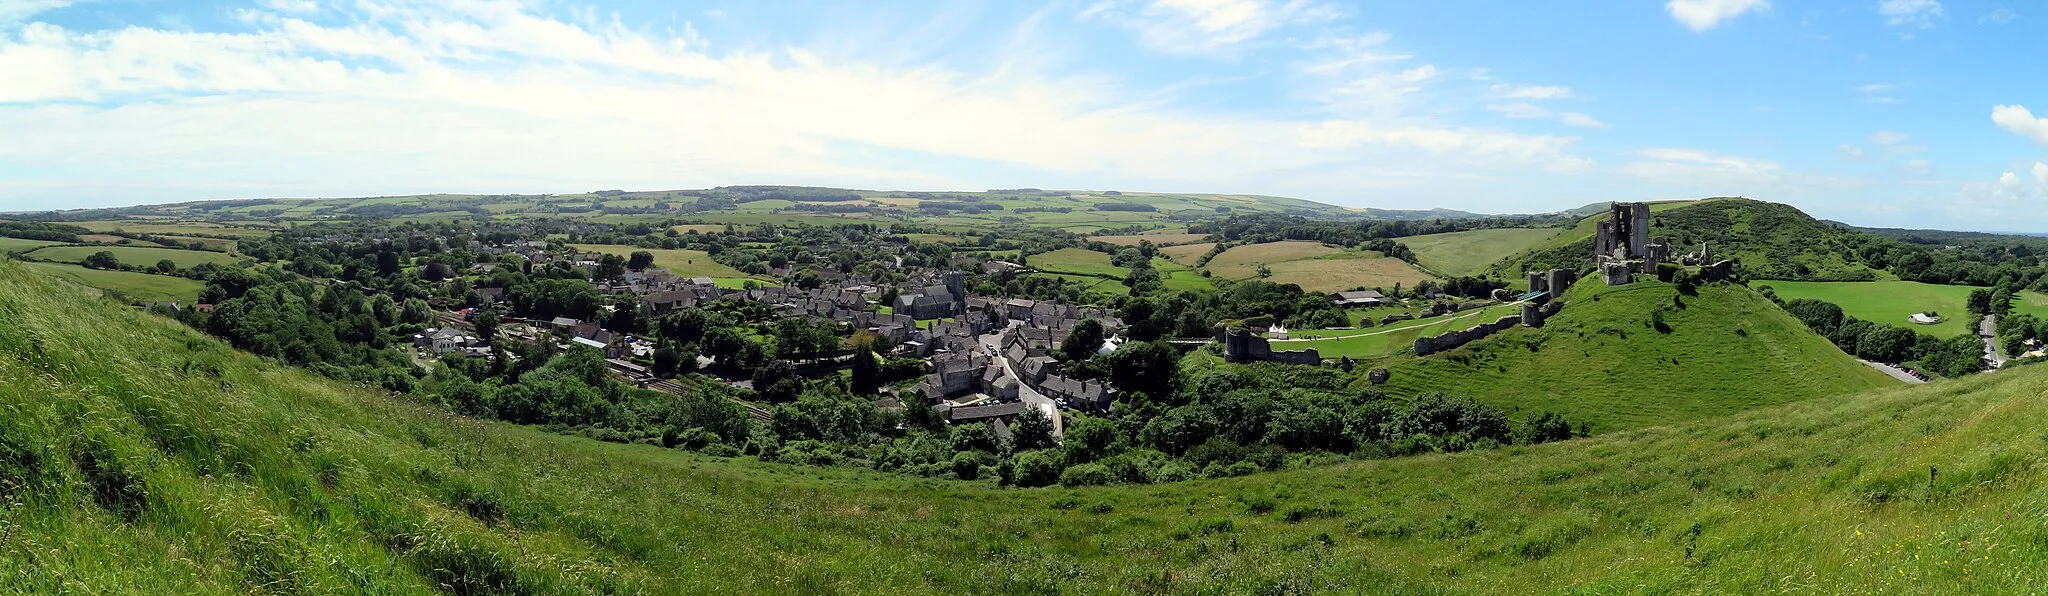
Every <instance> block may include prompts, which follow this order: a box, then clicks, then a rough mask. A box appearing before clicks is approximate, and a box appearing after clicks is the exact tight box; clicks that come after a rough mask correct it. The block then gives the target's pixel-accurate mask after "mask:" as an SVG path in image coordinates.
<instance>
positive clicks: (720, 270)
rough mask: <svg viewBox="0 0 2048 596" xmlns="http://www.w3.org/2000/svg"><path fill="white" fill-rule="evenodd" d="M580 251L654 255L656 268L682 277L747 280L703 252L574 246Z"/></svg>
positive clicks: (635, 247) (624, 255) (743, 275)
mask: <svg viewBox="0 0 2048 596" xmlns="http://www.w3.org/2000/svg"><path fill="white" fill-rule="evenodd" d="M570 247H572V248H575V249H576V250H579V251H584V252H594V253H601V254H608V255H618V256H621V257H628V258H630V257H632V256H633V253H636V252H643V251H644V252H647V253H651V254H653V255H654V266H655V267H656V268H660V269H667V270H669V271H670V272H671V273H675V274H676V275H677V276H680V277H727V278H735V279H738V278H746V277H748V275H747V274H745V273H741V272H740V270H738V269H734V268H732V267H729V266H727V265H725V264H723V263H719V262H718V261H713V260H711V254H710V253H706V252H704V251H701V250H686V249H683V250H679V249H661V248H640V247H637V246H626V245H620V244H572V245H570Z"/></svg>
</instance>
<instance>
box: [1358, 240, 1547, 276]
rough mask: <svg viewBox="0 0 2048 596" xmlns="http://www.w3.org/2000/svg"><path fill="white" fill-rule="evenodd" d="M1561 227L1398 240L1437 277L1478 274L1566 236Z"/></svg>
mask: <svg viewBox="0 0 2048 596" xmlns="http://www.w3.org/2000/svg"><path fill="white" fill-rule="evenodd" d="M1563 232H1564V229H1562V228H1498V229H1490V230H1469V231H1464V232H1450V233H1445V234H1429V235H1426V236H1409V237H1407V238H1396V239H1395V240H1397V241H1399V242H1400V243H1402V244H1405V245H1407V246H1408V249H1409V250H1412V251H1415V260H1416V261H1417V262H1420V263H1422V266H1424V267H1428V268H1429V270H1430V271H1434V272H1436V273H1438V274H1441V275H1445V276H1449V277H1459V276H1467V275H1478V274H1480V273H1481V272H1484V271H1485V270H1486V267H1487V266H1488V265H1492V264H1493V263H1494V262H1495V261H1499V260H1501V259H1504V258H1507V257H1509V256H1512V255H1514V254H1516V253H1520V252H1522V251H1525V250H1528V249H1529V247H1532V246H1535V245H1537V244H1539V243H1541V242H1543V241H1545V240H1549V239H1550V238H1552V237H1555V236H1557V235H1558V234H1560V233H1563Z"/></svg>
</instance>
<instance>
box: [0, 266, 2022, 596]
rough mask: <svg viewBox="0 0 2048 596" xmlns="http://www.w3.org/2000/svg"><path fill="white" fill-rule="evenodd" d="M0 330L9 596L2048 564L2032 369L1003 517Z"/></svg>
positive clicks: (169, 327) (1179, 587)
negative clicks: (15, 594)
mask: <svg viewBox="0 0 2048 596" xmlns="http://www.w3.org/2000/svg"><path fill="white" fill-rule="evenodd" d="M0 314H4V315H6V317H7V320H9V321H12V322H18V323H17V324H12V325H7V326H0V409H4V410H5V411H6V412H7V415H6V416H4V417H0V445H4V446H5V450H4V453H5V455H6V457H5V458H0V481H4V482H0V486H4V487H5V488H4V490H5V491H6V492H7V496H8V498H7V502H8V503H11V505H10V506H7V507H4V508H0V525H4V527H5V528H6V531H5V532H0V552H4V553H6V556H0V581H4V582H5V583H6V585H8V586H9V587H10V588H12V589H15V590H21V591H25V592H33V593H52V592H66V591H77V592H151V593H223V594H224V593H247V592H253V591H282V592H314V593H322V592H348V593H365V592H369V593H397V594H407V593H432V592H456V593H486V592H489V593H576V592H651V593H704V592H724V593H803V594H817V593H889V594H906V593H945V594H959V593H1006V594H1023V593H1033V594H1037V593H1060V592H1065V593H1103V592H1132V593H1233V594H1235V593H1303V592H1340V593H1341V592H1380V593H1386V592H1399V593H1436V592H1478V593H1513V594H1526V593H1555V592H1575V593H1619V592H1633V593H1643V592H1709V593H1761V592H1781V591H1842V592H1884V593H1898V592H1973V593H2001V592H2026V591H2030V590H2032V589H2034V588H2036V587H2038V586H2039V585H2040V582H2041V580H2042V573H2043V572H2042V571H2041V570H2042V569H2043V568H2044V567H2048V524H2044V522H2043V520H2044V519H2048V488H2044V487H2048V483H2044V482H2043V480H2048V478H2044V474H2043V471H2044V467H2043V463H2044V458H2043V455H2044V453H2048V444H2044V440H2043V439H2042V436H2041V434H2040V428H2041V427H2042V426H2044V425H2048V402H2044V401H2042V400H2040V399H2038V396H2039V395H2040V394H2042V393H2043V392H2048V367H2022V368H2018V369H2014V370H2009V371H2003V372H2000V373H1997V374H1994V375H1980V376H1976V377H1971V378H1968V379H1963V380H1957V381H1942V382H1937V383H1933V384H1929V385H1923V386H1916V387H1913V388H1909V389H1898V390H1888V391H1879V392H1872V393H1867V394H1863V395H1859V396H1857V397H1856V398H1853V399H1817V400H1807V401H1802V402H1797V403H1792V404H1786V405H1780V406H1774V407H1768V408H1764V409H1759V410H1756V411H1751V412H1745V413H1741V414H1737V415H1734V416H1731V417H1727V418H1721V419H1716V420H1710V421H1701V422H1695V423H1689V424H1683V425H1673V426H1664V427H1656V428H1648V429H1642V430H1637V431H1629V432H1619V433H1613V434H1608V435H1604V436H1599V437H1595V438H1592V439H1582V440H1575V441H1569V442H1565V443H1557V444H1549V445H1542V446H1536V447H1528V448H1509V449H1501V450H1493V451H1484V452H1475V453H1467V454H1458V455H1434V456H1422V457H1413V458H1406V459H1399V460H1385V461H1362V462H1353V463H1345V464H1339V465H1334V466H1328V467H1320V468H1314V469H1308V470H1297V471H1286V472H1278V473H1272V474H1260V475H1255V476H1249V477H1244V478H1236V479H1226V480H1213V481H1195V482H1188V483H1182V484H1176V485H1166V486H1145V487H1103V488H1093V489H1080V490H1062V489H1040V490H995V489H991V488H988V487H987V486H986V485H983V484H977V483H967V482H942V481H931V480H913V479H906V478H901V477H895V476H887V475H878V474H870V473H864V472H857V471H848V470H838V469H821V468H798V467H790V466H782V465H771V464H759V463H753V462H750V461H746V460H718V459H712V458H706V457H701V456H697V455H692V454H688V453H681V452H676V451H673V450H662V449H657V448H653V447H646V446H632V445H612V444H602V443H595V442H591V441H587V440H582V439H576V438H569V437H561V436H554V435H547V434H543V433H539V432H536V431H532V430H528V429H523V428H518V427H512V426H507V425H503V424H497V423H486V422H479V421H473V420H468V419H463V418H459V417H454V416H449V415H447V414H444V413H441V412H439V411H437V410H434V409H432V408H427V407H421V406H416V405H411V404H408V403H407V402H405V401H403V400H393V399H390V398H388V397H386V396H384V395H382V394H379V393H376V392H371V391H367V390H362V389H355V388H349V387H343V386H340V385H338V384H336V383H333V382H331V381H328V380H325V379H320V378H316V377H313V376H311V375H309V374H305V373H302V372H298V371H293V370H288V369H282V368H278V367H276V366H275V365H273V364H269V363H266V362H263V361H260V360H258V359H255V358H252V357H249V356H246V355H241V354H237V353H234V352H232V351H230V350H228V349H226V348H225V347H223V345H222V344H221V343H219V342H217V341H214V340H211V339H207V338H203V337H201V336H199V335H197V334H195V333H193V332H191V331H189V330H186V329H183V328H181V327H179V326H178V325H177V324H175V323H172V322H169V321H166V320H163V319H159V318H156V317H152V316H148V315H144V314H141V313H137V312H134V311H131V310H127V309H122V308H118V307H114V306H111V305H108V304H105V303H100V302H96V301H93V300H90V299H87V298H85V297H83V296H78V295H74V294H72V293H69V292H66V291H64V288H63V287H62V286H58V285H54V284H52V283H50V282H48V281H47V280H45V279H42V278H39V277H38V276H35V275H32V274H29V273H28V272H27V270H26V269H25V268H23V267H21V266H18V265H10V264H5V263H0ZM1930 471H1937V473H1930Z"/></svg>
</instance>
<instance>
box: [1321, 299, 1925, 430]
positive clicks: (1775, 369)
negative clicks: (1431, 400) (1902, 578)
mask: <svg viewBox="0 0 2048 596" xmlns="http://www.w3.org/2000/svg"><path fill="white" fill-rule="evenodd" d="M1638 279H1649V277H1648V276H1638ZM1695 293H1696V294H1697V295H1684V294H1681V293H1680V292H1679V289H1678V288H1677V286H1674V285H1672V284H1667V283H1657V282H1655V281H1654V280H1652V281H1637V282H1636V283H1633V284H1629V285H1626V286H1620V287H1610V286H1607V285H1606V284H1604V283H1602V282H1601V280H1599V279H1585V280H1580V281H1579V283H1578V284H1577V285H1576V286H1573V289H1572V290H1571V291H1570V292H1569V293H1567V294H1566V295H1565V297H1564V298H1565V302H1566V305H1565V307H1564V308H1563V309H1562V310H1561V311H1559V313H1558V314H1557V315H1556V316H1554V317H1552V318H1550V319H1549V320H1547V321H1546V322H1545V324H1544V326H1543V328H1541V329H1530V328H1526V327H1515V328H1510V329H1508V330H1505V331H1502V332H1500V333H1498V334H1495V335H1493V336H1491V337H1488V338H1486V339H1482V340H1478V341H1475V342H1472V343H1471V344H1468V345H1466V346H1464V347H1462V348H1459V349H1456V350H1451V351H1449V352H1444V353H1439V354H1432V355H1429V356H1422V357H1410V356H1404V357H1400V358H1399V359H1397V360H1395V361H1393V362H1390V363H1387V364H1385V365H1384V366H1385V367H1386V368H1387V369H1388V370H1389V371H1390V372H1391V373H1392V375H1391V380H1390V382H1389V383H1388V384H1387V385H1385V386H1384V387H1382V388H1383V389H1384V390H1386V391H1388V392H1390V393H1393V394H1396V395H1414V394H1419V393H1424V392H1430V391H1441V392H1445V393H1449V394H1452V395H1461V396H1470V397H1472V398H1473V399H1478V400H1480V401H1484V402H1486V403H1489V404H1492V405H1493V406H1495V407H1498V408H1501V409H1502V410H1507V411H1511V412H1519V413H1520V414H1522V415H1534V414H1536V413H1539V412H1543V411H1553V412H1558V413H1560V414H1564V415H1565V417H1566V418H1569V419H1572V420H1578V421H1585V422H1589V423H1591V424H1592V426H1593V428H1594V430H1596V431H1597V430H1602V429H1615V428H1632V427H1638V426H1648V425H1654V424H1666V423H1671V422H1678V421H1682V420H1693V419H1698V418H1705V417H1711V416H1720V415H1725V414H1730V413H1734V412H1738V411H1741V410H1746V409H1750V408H1755V407H1758V406H1764V405H1770V404H1777V403H1784V402H1790V401H1798V400H1803V399H1812V398H1817V397H1827V396H1839V395H1847V394H1851V393H1858V392H1863V391H1869V390H1872V389H1877V388H1880V387H1886V386H1890V385H1894V384H1897V381H1893V380H1891V379H1890V378H1889V377H1887V376H1885V375H1884V373H1882V372H1879V371H1877V370H1875V369H1872V368H1870V367H1868V366H1865V365H1863V364H1862V363H1860V362H1857V361H1856V359H1855V358H1853V357H1851V356H1849V355H1848V354H1844V353H1842V350H1841V349H1839V348H1836V347H1835V346H1834V344H1831V343H1828V341H1827V339H1826V338H1823V337H1820V336H1819V335H1815V334H1814V333H1813V332H1812V331H1810V330H1808V329H1807V328H1806V326H1805V325H1802V324H1800V322H1799V321H1798V320H1797V319H1794V318H1792V316H1791V315H1789V314H1786V313H1785V312H1784V311H1783V310H1782V309H1780V308H1778V306H1777V305H1776V304H1772V303H1771V301H1770V300H1768V299H1766V298H1764V297H1763V296H1762V295H1759V294H1757V293H1756V292H1754V291H1751V290H1749V289H1747V288H1744V287H1741V286H1737V285H1732V284H1708V285H1703V286H1699V287H1697V288H1696V289H1695ZM1361 386H1362V385H1361Z"/></svg>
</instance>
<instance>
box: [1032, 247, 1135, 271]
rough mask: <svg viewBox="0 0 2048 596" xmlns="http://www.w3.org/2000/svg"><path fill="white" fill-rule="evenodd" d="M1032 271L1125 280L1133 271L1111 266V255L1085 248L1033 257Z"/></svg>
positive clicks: (1060, 250) (1062, 250)
mask: <svg viewBox="0 0 2048 596" xmlns="http://www.w3.org/2000/svg"><path fill="white" fill-rule="evenodd" d="M1030 265H1031V268H1032V269H1037V270H1039V271H1044V272H1047V273H1066V274H1071V275H1091V276H1096V277H1114V278H1117V279H1123V278H1124V277H1125V276H1127V275H1130V273H1131V270H1130V269H1127V268H1124V267H1118V266H1116V265H1111V264H1110V263H1109V255H1107V254H1103V253H1099V252H1095V251H1092V250H1088V249H1085V248H1062V249H1059V250H1055V251H1052V252H1048V253H1040V254H1035V255H1031V262H1030Z"/></svg>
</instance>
